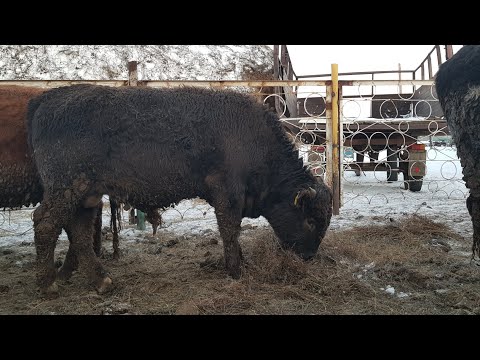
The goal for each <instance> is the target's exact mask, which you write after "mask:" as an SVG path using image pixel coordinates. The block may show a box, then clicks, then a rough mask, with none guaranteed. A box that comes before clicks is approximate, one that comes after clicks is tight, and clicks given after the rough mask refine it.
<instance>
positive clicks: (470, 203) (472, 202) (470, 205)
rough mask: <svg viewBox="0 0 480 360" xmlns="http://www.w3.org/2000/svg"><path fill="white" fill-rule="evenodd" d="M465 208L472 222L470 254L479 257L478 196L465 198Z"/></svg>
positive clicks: (479, 217) (479, 202)
mask: <svg viewBox="0 0 480 360" xmlns="http://www.w3.org/2000/svg"><path fill="white" fill-rule="evenodd" d="M467 209H468V212H469V213H470V216H471V218H472V224H473V245H472V256H473V257H475V256H477V257H479V258H480V198H479V197H473V196H472V195H470V196H469V197H468V198H467Z"/></svg>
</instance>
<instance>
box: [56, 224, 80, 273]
mask: <svg viewBox="0 0 480 360" xmlns="http://www.w3.org/2000/svg"><path fill="white" fill-rule="evenodd" d="M65 232H66V233H67V236H68V241H69V242H70V246H69V247H68V251H67V255H66V256H65V261H64V262H63V265H62V267H61V268H60V269H59V270H58V274H57V277H58V279H60V280H63V281H66V280H68V279H70V278H71V277H72V274H73V272H74V271H75V270H77V269H78V257H77V254H75V251H74V247H73V245H72V233H71V231H70V229H69V228H68V227H67V228H66V229H65Z"/></svg>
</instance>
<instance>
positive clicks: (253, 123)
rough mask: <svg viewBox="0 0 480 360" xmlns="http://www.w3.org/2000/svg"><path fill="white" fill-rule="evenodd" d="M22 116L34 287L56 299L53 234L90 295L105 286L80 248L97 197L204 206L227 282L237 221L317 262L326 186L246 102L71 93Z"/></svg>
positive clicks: (98, 268) (62, 92)
mask: <svg viewBox="0 0 480 360" xmlns="http://www.w3.org/2000/svg"><path fill="white" fill-rule="evenodd" d="M27 118H28V119H27V120H28V124H27V126H28V139H29V145H30V146H31V147H32V149H33V150H34V157H35V163H36V165H37V169H38V170H39V174H40V177H41V179H42V183H43V184H44V189H45V193H46V196H45V198H46V199H45V200H44V201H43V202H42V204H41V205H40V206H39V207H38V208H37V209H36V210H35V213H34V227H35V246H36V247H37V261H38V264H39V267H38V273H37V283H38V285H39V286H40V288H41V289H42V291H45V292H50V291H56V286H55V278H56V272H55V269H54V263H53V258H52V254H53V252H54V249H55V242H56V239H57V238H58V235H59V234H60V232H61V228H62V227H64V226H67V227H71V228H72V233H73V238H72V240H73V242H72V246H74V247H75V249H76V253H77V254H78V256H79V260H80V265H81V266H84V268H85V269H86V270H87V271H88V275H89V278H90V280H91V281H92V283H93V284H94V285H95V287H96V288H97V290H98V291H99V292H102V291H105V290H107V289H108V288H109V287H110V285H111V283H112V280H111V279H110V278H109V276H108V274H107V272H106V271H105V270H104V268H103V266H102V265H101V263H100V261H99V260H98V259H97V258H96V257H95V254H94V252H93V250H92V248H91V246H89V243H90V240H89V239H91V237H92V227H91V226H90V224H91V222H92V219H93V217H94V215H95V210H94V207H95V206H96V203H97V202H98V201H100V199H101V198H102V195H104V194H108V195H109V196H113V197H115V198H116V199H119V200H120V201H122V202H126V203H129V204H131V205H132V206H134V207H135V208H137V209H139V210H142V211H145V210H146V209H148V207H155V208H162V207H166V206H169V205H170V204H172V203H176V202H179V201H180V200H182V199H185V198H194V197H197V196H199V197H201V198H203V199H205V200H206V201H207V202H208V203H210V204H211V205H212V206H213V207H214V208H215V214H216V217H217V223H218V227H219V230H220V235H221V237H222V239H223V245H224V256H225V265H226V269H227V271H228V273H229V274H230V275H231V276H232V277H234V278H239V277H240V275H241V260H242V253H241V248H240V244H239V242H238V236H239V234H240V228H241V227H240V224H241V221H242V218H243V217H253V218H255V217H259V216H260V215H263V216H264V217H265V218H266V219H267V220H268V221H269V223H270V225H271V226H272V228H273V229H274V231H275V233H276V235H277V236H278V238H279V240H280V244H281V245H282V246H283V247H284V248H289V249H293V250H294V251H295V252H296V253H298V254H299V255H300V256H302V257H303V258H304V259H309V258H311V257H313V256H314V255H315V254H316V252H317V250H318V247H319V245H320V242H321V240H322V239H323V237H324V236H325V232H326V230H327V228H328V226H329V224H330V219H331V216H332V193H331V191H330V189H329V188H328V187H327V186H326V185H325V184H324V182H323V180H322V179H320V178H317V179H316V178H315V177H314V176H313V174H312V173H311V172H310V171H309V170H308V169H306V168H305V167H304V166H303V162H302V160H301V159H299V155H298V151H295V150H294V147H293V145H292V144H291V142H290V141H289V140H288V138H287V136H286V135H285V131H284V129H283V128H282V127H281V124H280V121H279V120H278V116H277V115H276V114H274V113H272V112H269V111H267V110H266V109H265V108H264V106H262V105H261V104H258V103H256V102H255V101H254V100H253V99H252V97H250V96H247V95H242V94H239V93H235V92H233V91H213V90H207V89H198V88H177V89H152V88H142V87H122V88H112V87H105V86H95V85H73V86H67V87H62V88H57V89H52V90H49V91H48V92H45V93H44V94H42V95H40V96H38V97H37V98H35V99H33V100H32V101H30V104H29V111H28V115H27ZM82 264H83V265H82Z"/></svg>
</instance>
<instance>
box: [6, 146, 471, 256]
mask: <svg viewBox="0 0 480 360" xmlns="http://www.w3.org/2000/svg"><path fill="white" fill-rule="evenodd" d="M381 157H382V155H381V156H380V158H381ZM461 176H462V175H461V167H460V163H459V160H458V158H457V157H456V151H455V149H454V148H450V147H439V148H436V149H430V150H428V160H427V175H426V177H425V178H424V184H423V187H422V190H421V191H419V192H411V191H407V190H404V189H403V182H402V181H401V180H402V176H401V175H400V176H399V180H400V181H397V182H394V183H387V182H386V175H385V172H382V173H380V174H374V173H373V172H366V173H365V174H363V175H362V176H360V177H357V176H355V174H354V172H352V171H348V172H345V174H344V183H343V184H344V187H343V196H344V199H343V206H342V207H341V209H340V214H339V215H337V216H334V217H333V218H332V222H331V225H330V230H331V231H335V230H339V229H346V228H349V227H352V226H361V225H368V224H372V225H373V224H381V223H383V222H384V221H385V222H388V221H392V220H395V219H396V218H400V217H402V216H404V215H407V214H413V213H416V214H418V215H425V216H428V217H430V218H432V219H433V220H435V221H438V222H442V223H445V224H447V225H448V226H450V227H451V228H453V229H454V230H455V231H456V232H458V233H460V234H461V235H463V236H465V237H466V238H468V237H471V234H472V225H471V220H470V216H469V214H468V211H467V208H466V206H465V200H466V196H468V190H467V189H466V188H465V184H464V182H463V181H462V180H461ZM377 178H378V179H380V180H381V182H379V181H378V180H377ZM32 211H33V209H23V210H18V211H12V212H0V246H15V245H19V244H21V243H22V242H24V243H31V242H32V241H33V227H32V221H31V213H32ZM162 220H163V225H162V228H161V229H160V230H159V232H160V234H161V233H162V232H172V233H175V234H177V235H183V236H185V237H189V236H194V235H207V234H209V233H213V232H217V231H218V228H217V222H216V219H215V213H214V209H213V208H212V207H211V206H209V205H208V204H206V203H205V202H204V201H202V200H199V199H190V200H184V201H182V202H180V203H179V204H178V205H177V206H175V207H174V208H169V209H167V210H166V211H165V212H163V214H162ZM103 223H104V226H106V225H108V224H109V223H110V211H109V208H108V207H105V208H104V211H103ZM123 223H124V224H126V223H128V213H127V212H126V211H125V212H123ZM261 226H269V225H268V222H267V221H266V220H265V219H264V218H263V217H260V218H258V219H249V218H245V219H243V222H242V227H243V228H248V227H250V228H251V227H261ZM150 232H151V226H150V225H149V224H147V230H146V231H140V230H137V229H135V228H132V227H128V226H126V227H125V228H124V229H122V230H121V236H122V237H123V238H124V240H123V241H125V242H127V243H128V241H135V239H137V237H138V236H141V237H143V236H144V235H145V234H148V233H150ZM66 240H67V238H66V235H65V233H62V235H61V237H60V241H66Z"/></svg>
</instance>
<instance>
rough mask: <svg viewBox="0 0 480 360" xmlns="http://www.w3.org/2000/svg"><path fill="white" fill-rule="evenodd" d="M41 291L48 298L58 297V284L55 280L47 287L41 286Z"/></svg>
mask: <svg viewBox="0 0 480 360" xmlns="http://www.w3.org/2000/svg"><path fill="white" fill-rule="evenodd" d="M40 292H41V294H42V295H43V296H46V297H48V298H56V297H58V286H57V284H56V283H55V282H53V283H52V285H50V286H47V287H46V288H44V287H41V288H40Z"/></svg>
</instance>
